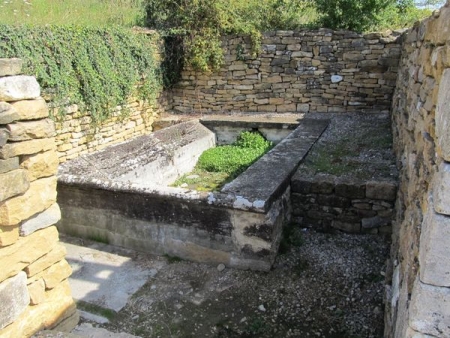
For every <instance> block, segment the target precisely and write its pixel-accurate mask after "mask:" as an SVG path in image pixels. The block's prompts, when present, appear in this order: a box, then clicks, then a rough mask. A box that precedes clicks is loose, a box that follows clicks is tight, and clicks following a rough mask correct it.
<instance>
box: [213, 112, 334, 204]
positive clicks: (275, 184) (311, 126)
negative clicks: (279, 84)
mask: <svg viewBox="0 0 450 338" xmlns="http://www.w3.org/2000/svg"><path fill="white" fill-rule="evenodd" d="M328 123H329V121H328V120H308V119H304V120H302V122H301V124H300V125H299V126H298V127H297V128H296V129H295V130H294V131H293V132H292V133H291V134H290V135H289V136H288V137H287V138H285V139H284V140H283V141H282V142H280V143H279V144H278V145H277V146H276V147H275V148H273V149H272V150H271V151H269V152H268V153H267V154H266V155H264V156H263V157H262V158H260V159H259V160H258V161H257V162H256V163H254V164H253V165H251V166H250V167H249V168H248V169H247V170H246V171H245V172H244V173H243V174H241V175H240V176H239V177H237V178H236V179H235V180H234V181H232V182H231V183H229V184H227V185H225V186H224V188H223V189H222V190H221V192H220V193H221V194H224V195H228V196H227V197H226V198H224V199H225V200H228V199H230V196H233V207H234V208H238V209H243V210H247V209H255V210H261V211H267V210H268V208H269V207H270V205H271V203H272V202H273V201H274V200H276V199H277V198H278V197H279V196H280V195H281V194H283V193H284V192H285V190H286V188H287V187H288V186H289V184H290V179H291V177H292V175H293V174H294V172H295V170H296V169H297V167H298V165H299V163H300V162H301V161H302V160H303V159H304V157H305V156H306V154H307V153H308V151H309V149H311V147H312V145H313V144H314V142H315V141H316V140H317V139H318V138H319V137H320V135H322V133H323V131H324V130H325V129H326V128H327V126H328ZM218 200H219V202H218V203H220V197H219V198H218Z"/></svg>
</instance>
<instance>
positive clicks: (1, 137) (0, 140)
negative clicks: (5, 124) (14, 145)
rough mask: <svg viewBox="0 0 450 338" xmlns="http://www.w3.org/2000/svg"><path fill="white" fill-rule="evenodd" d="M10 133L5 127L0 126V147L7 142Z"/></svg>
mask: <svg viewBox="0 0 450 338" xmlns="http://www.w3.org/2000/svg"><path fill="white" fill-rule="evenodd" d="M9 137H10V133H9V131H8V130H7V129H6V128H0V147H3V146H4V145H5V144H6V142H8V140H9Z"/></svg>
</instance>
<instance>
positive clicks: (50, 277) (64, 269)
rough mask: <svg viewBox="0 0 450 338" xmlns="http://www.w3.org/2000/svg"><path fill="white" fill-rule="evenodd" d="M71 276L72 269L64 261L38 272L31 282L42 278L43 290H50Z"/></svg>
mask: <svg viewBox="0 0 450 338" xmlns="http://www.w3.org/2000/svg"><path fill="white" fill-rule="evenodd" d="M71 274H72V268H71V267H70V265H69V263H67V261H66V260H65V259H63V260H61V261H59V262H57V263H55V264H53V265H51V266H50V267H49V268H48V269H45V270H44V271H41V272H39V273H38V274H37V275H35V276H34V277H33V278H31V280H34V279H36V280H38V279H40V278H42V279H43V280H44V282H45V289H46V290H50V289H53V288H55V287H56V286H57V285H59V284H60V283H61V282H62V281H63V280H65V279H67V278H68V277H69V276H70V275H71Z"/></svg>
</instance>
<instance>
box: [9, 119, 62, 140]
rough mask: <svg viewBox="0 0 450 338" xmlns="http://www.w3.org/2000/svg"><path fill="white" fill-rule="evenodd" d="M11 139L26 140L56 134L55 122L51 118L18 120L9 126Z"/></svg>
mask: <svg viewBox="0 0 450 338" xmlns="http://www.w3.org/2000/svg"><path fill="white" fill-rule="evenodd" d="M7 128H8V130H9V133H10V136H9V139H10V140H11V141H26V140H32V139H37V138H48V137H53V136H55V123H54V122H53V121H52V120H50V119H48V118H47V119H42V120H35V121H27V122H16V123H11V124H8V126H7Z"/></svg>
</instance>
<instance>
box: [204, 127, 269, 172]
mask: <svg viewBox="0 0 450 338" xmlns="http://www.w3.org/2000/svg"><path fill="white" fill-rule="evenodd" d="M271 147H272V142H270V141H267V140H266V139H265V138H264V136H262V135H261V134H260V133H258V132H243V133H241V134H240V135H239V137H238V139H237V141H236V142H235V143H233V144H231V145H226V146H220V147H216V148H211V149H208V150H206V151H204V152H203V154H202V155H201V156H200V158H199V159H198V162H197V168H198V169H201V170H206V171H209V172H224V173H227V174H230V175H231V176H232V177H235V176H237V175H239V174H240V173H241V172H243V171H244V170H245V169H246V168H247V167H248V166H250V165H251V164H252V163H253V162H255V161H256V160H257V159H259V158H260V157H261V156H262V155H264V154H265V153H266V152H267V151H269V149H270V148H271Z"/></svg>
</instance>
